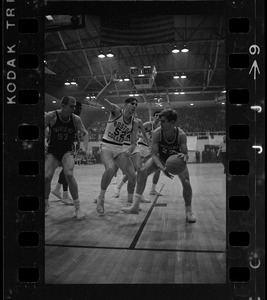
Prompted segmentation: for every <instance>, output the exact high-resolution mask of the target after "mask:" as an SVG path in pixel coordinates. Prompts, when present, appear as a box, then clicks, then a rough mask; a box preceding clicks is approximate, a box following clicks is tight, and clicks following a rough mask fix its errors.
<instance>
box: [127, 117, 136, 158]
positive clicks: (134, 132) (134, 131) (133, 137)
mask: <svg viewBox="0 0 267 300" xmlns="http://www.w3.org/2000/svg"><path fill="white" fill-rule="evenodd" d="M137 135H138V122H137V121H136V120H134V123H133V131H132V132H131V140H130V141H131V145H130V147H129V149H128V150H127V151H126V156H129V155H131V153H132V152H133V151H134V149H135V147H136V143H137Z"/></svg>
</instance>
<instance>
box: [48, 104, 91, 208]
mask: <svg viewBox="0 0 267 300" xmlns="http://www.w3.org/2000/svg"><path fill="white" fill-rule="evenodd" d="M81 112H82V104H81V102H78V101H77V102H76V108H75V111H74V114H75V115H77V116H80V115H81ZM86 137H88V135H87V136H86ZM75 141H76V142H77V145H74V147H76V148H77V149H74V152H75V153H76V152H77V150H78V151H79V149H80V141H79V132H77V133H76V136H75ZM87 144H88V142H87ZM61 186H63V196H62V194H61V192H60V189H61ZM68 188H69V184H68V182H67V180H66V178H65V174H64V170H63V169H62V171H61V172H60V174H59V178H58V182H57V185H56V187H55V189H54V190H53V191H52V194H53V195H55V196H56V197H57V198H59V199H60V201H61V202H62V203H64V204H66V205H73V201H72V199H70V197H69V193H68Z"/></svg>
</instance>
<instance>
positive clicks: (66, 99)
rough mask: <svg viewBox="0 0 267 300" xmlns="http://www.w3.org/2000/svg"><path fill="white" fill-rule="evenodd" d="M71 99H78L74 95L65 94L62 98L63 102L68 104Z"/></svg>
mask: <svg viewBox="0 0 267 300" xmlns="http://www.w3.org/2000/svg"><path fill="white" fill-rule="evenodd" d="M71 99H74V100H75V101H76V99H75V98H74V97H72V96H64V97H62V98H61V104H63V105H68V104H69V101H70V100H71Z"/></svg>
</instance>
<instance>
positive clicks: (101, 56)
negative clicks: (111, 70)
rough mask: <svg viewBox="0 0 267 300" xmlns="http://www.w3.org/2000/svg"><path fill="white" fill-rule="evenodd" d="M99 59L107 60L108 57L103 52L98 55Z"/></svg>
mask: <svg viewBox="0 0 267 300" xmlns="http://www.w3.org/2000/svg"><path fill="white" fill-rule="evenodd" d="M98 57H99V58H105V57H106V55H105V54H104V53H103V51H102V50H101V51H100V53H99V54H98Z"/></svg>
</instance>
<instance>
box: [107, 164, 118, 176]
mask: <svg viewBox="0 0 267 300" xmlns="http://www.w3.org/2000/svg"><path fill="white" fill-rule="evenodd" d="M116 171H117V169H116V167H115V166H109V167H107V168H106V173H107V174H108V175H109V176H114V175H115V174H116Z"/></svg>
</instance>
